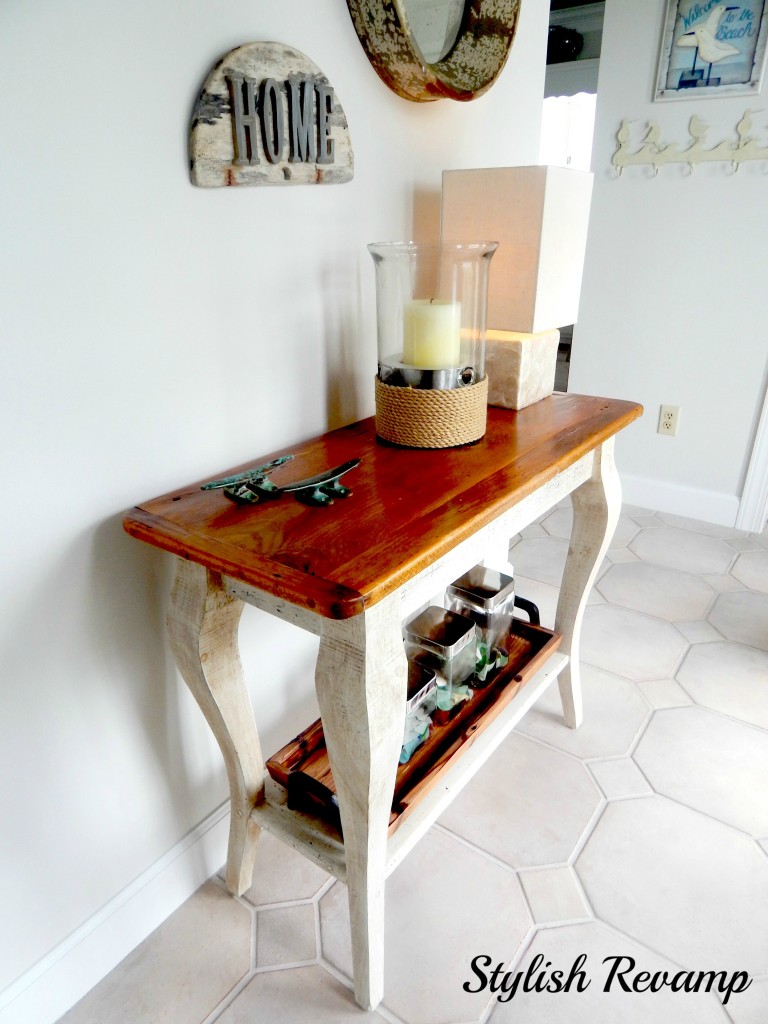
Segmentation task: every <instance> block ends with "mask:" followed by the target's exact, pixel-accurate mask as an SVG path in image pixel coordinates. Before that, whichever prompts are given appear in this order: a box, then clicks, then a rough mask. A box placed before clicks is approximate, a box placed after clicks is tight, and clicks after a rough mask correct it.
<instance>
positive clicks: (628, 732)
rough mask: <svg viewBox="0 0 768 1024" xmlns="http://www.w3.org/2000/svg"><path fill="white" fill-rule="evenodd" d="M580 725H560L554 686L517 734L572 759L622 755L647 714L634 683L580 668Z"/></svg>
mask: <svg viewBox="0 0 768 1024" xmlns="http://www.w3.org/2000/svg"><path fill="white" fill-rule="evenodd" d="M581 675H582V691H583V696H584V721H583V722H582V724H581V725H580V726H579V728H578V729H569V728H568V727H567V726H566V725H565V724H564V723H563V712H562V705H561V703H560V694H559V691H558V688H557V685H554V686H550V687H549V688H548V689H547V690H545V692H544V693H543V694H542V695H541V697H540V698H539V699H538V701H537V702H536V703H535V704H534V706H533V707H532V708H531V710H530V711H529V712H528V714H527V715H526V716H525V718H523V719H522V721H520V722H519V723H518V725H517V731H518V732H522V733H525V734H526V735H528V736H535V737H536V738H537V739H540V740H545V741H546V742H547V743H551V744H552V746H554V747H558V748H559V749H560V750H564V751H565V752H566V753H568V754H575V755H576V757H611V756H612V755H613V756H615V755H617V754H625V753H626V752H627V751H628V750H629V748H630V746H631V744H632V741H633V740H634V738H635V736H636V735H637V731H638V729H639V728H640V727H641V725H642V724H643V722H644V721H645V719H646V718H647V716H648V714H649V707H648V704H647V702H646V701H645V700H644V699H643V696H642V694H640V693H639V692H638V689H637V687H636V686H635V684H634V683H631V682H629V681H628V680H627V679H621V678H620V677H619V676H615V675H612V674H611V673H609V672H603V671H601V670H600V669H598V668H593V667H592V666H591V665H584V666H583V668H582V673H581Z"/></svg>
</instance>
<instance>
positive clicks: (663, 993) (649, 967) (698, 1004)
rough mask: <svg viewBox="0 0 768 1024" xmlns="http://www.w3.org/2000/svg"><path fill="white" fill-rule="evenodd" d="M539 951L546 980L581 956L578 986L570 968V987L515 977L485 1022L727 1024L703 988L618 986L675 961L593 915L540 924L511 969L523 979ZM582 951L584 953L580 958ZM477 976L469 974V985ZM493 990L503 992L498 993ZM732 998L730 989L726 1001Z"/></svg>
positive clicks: (671, 969) (673, 968)
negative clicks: (585, 920)
mask: <svg viewBox="0 0 768 1024" xmlns="http://www.w3.org/2000/svg"><path fill="white" fill-rule="evenodd" d="M537 956H540V957H542V960H541V961H540V963H541V968H543V967H544V966H545V965H546V964H547V963H549V964H551V968H550V973H549V974H548V976H547V978H548V980H549V979H550V978H551V977H552V974H551V971H562V972H563V974H562V980H563V981H565V980H567V978H568V977H569V976H570V975H571V972H572V971H573V970H574V968H576V971H578V970H579V966H578V965H579V963H581V964H582V966H581V970H582V971H583V976H584V977H583V980H582V991H579V990H578V989H577V987H576V984H577V982H578V980H579V978H578V975H577V974H576V972H574V982H573V985H572V987H571V988H570V990H569V991H568V992H546V991H542V992H537V991H535V990H534V991H530V992H523V991H522V986H523V979H521V981H520V983H519V985H518V989H517V991H516V992H515V995H514V997H513V998H511V999H509V998H507V1001H506V1002H500V1003H499V1005H498V1007H497V1008H496V1009H495V1010H494V1012H493V1013H492V1014H491V1018H490V1024H619V1022H620V1024H651V1022H654V1024H672V1022H674V1024H727V1021H728V1017H727V1015H726V1013H725V1012H724V1010H723V1008H722V1006H720V1003H719V1002H718V1000H717V997H716V996H715V995H713V994H712V993H708V992H706V991H700V992H673V991H672V990H671V989H669V988H663V989H660V990H659V991H658V992H647V991H646V992H642V991H639V992H634V991H630V992H626V991H624V989H623V988H622V985H621V981H622V980H623V981H624V982H625V984H627V985H629V986H631V984H632V980H633V979H634V978H637V976H638V975H639V974H640V972H641V971H647V972H648V973H649V974H651V975H654V974H656V973H660V974H661V973H662V972H664V971H667V973H668V974H669V975H670V976H673V975H674V974H676V973H677V972H678V971H679V969H680V968H679V967H678V965H677V964H675V963H673V962H672V961H670V960H665V959H664V958H663V957H660V956H658V955H657V954H656V953H651V952H650V951H649V950H647V949H643V948H642V946H638V945H637V943H635V942H633V941H632V940H631V939H629V938H627V937H626V936H625V935H617V934H616V933H615V932H614V931H611V929H610V928H606V927H605V925H603V924H600V923H599V922H597V921H595V922H591V923H589V924H574V925H566V926H563V927H559V928H547V929H546V930H544V931H540V932H539V933H538V934H537V935H536V936H535V937H534V940H533V942H532V943H531V946H530V948H529V949H528V951H527V952H526V954H525V957H524V959H523V960H522V962H521V963H520V964H518V965H517V966H516V967H515V973H516V972H517V971H522V972H523V978H524V977H525V972H526V971H528V970H529V968H531V967H532V965H533V959H534V957H537ZM582 956H586V960H584V961H580V960H579V958H580V957H582ZM618 957H626V958H627V959H625V960H617V958H618ZM630 958H631V959H630ZM632 961H634V967H633V966H632ZM541 968H539V970H536V968H535V967H533V972H534V973H533V978H535V977H538V976H539V974H540V973H541ZM614 968H615V973H613V975H612V973H611V972H612V969H614ZM621 972H625V973H621ZM483 973H486V974H489V973H490V972H485V971H484V972H483ZM513 976H514V975H513ZM480 980H481V979H480V977H479V975H478V974H477V973H474V976H473V982H474V985H477V984H479V983H480ZM532 980H533V979H532ZM586 982H589V984H588V985H587V984H586ZM529 987H530V986H529ZM606 987H607V989H608V991H605V989H606ZM499 995H501V997H502V999H504V998H506V997H505V994H504V993H499ZM738 998H739V996H738V995H737V994H731V997H730V999H729V1001H728V1006H729V1007H730V1006H731V1004H732V1003H733V1002H734V1001H735V1000H736V999H738Z"/></svg>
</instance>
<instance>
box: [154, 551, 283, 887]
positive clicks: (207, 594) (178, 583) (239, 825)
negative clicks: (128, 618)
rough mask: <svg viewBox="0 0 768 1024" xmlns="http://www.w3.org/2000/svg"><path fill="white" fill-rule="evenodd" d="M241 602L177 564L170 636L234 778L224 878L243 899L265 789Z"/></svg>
mask: <svg viewBox="0 0 768 1024" xmlns="http://www.w3.org/2000/svg"><path fill="white" fill-rule="evenodd" d="M242 610H243V603H242V601H239V600H237V599H236V598H233V597H230V596H229V595H227V594H226V593H224V591H223V590H222V588H221V578H220V577H219V576H218V575H217V574H216V573H211V572H208V571H207V570H206V569H205V568H204V567H203V566H201V565H197V564H196V563H194V562H189V561H186V560H185V559H179V562H178V566H177V570H176V580H175V583H174V586H173V591H172V594H171V605H170V608H169V611H168V634H169V637H170V641H171V647H172V649H173V654H174V657H175V659H176V664H177V666H178V669H179V671H180V672H181V674H182V676H183V677H184V681H185V682H186V684H187V686H188V687H189V688H190V690H191V691H192V694H193V695H194V697H195V700H196V701H197V703H198V704H199V705H200V708H201V710H202V712H203V714H204V715H205V718H206V721H207V722H208V724H209V726H210V727H211V729H212V730H213V734H214V736H215V737H216V740H217V742H218V744H219V747H220V749H221V753H222V755H223V757H224V763H225V765H226V768H227V776H228V779H229V792H230V798H231V817H230V825H229V849H228V852H227V874H226V881H227V886H228V887H229V889H230V891H231V892H233V893H236V894H237V895H238V896H239V895H240V894H241V893H243V892H245V890H246V889H247V888H248V887H249V886H250V884H251V879H252V875H253V862H254V858H255V856H256V844H257V842H258V838H259V833H260V831H261V829H260V828H259V826H258V825H256V824H255V822H253V821H252V820H251V810H252V809H253V807H254V806H255V804H256V803H257V802H258V801H259V800H261V799H262V797H263V792H264V761H263V759H262V756H261V746H260V744H259V737H258V733H257V731H256V723H255V721H254V717H253V708H252V706H251V701H250V697H249V694H248V690H247V688H246V685H245V680H244V678H243V670H242V666H241V664H240V654H239V649H238V640H237V628H238V623H239V621H240V615H241V613H242Z"/></svg>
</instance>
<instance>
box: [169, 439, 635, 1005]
mask: <svg viewBox="0 0 768 1024" xmlns="http://www.w3.org/2000/svg"><path fill="white" fill-rule="evenodd" d="M569 493H573V505H574V524H573V533H572V537H571V543H570V547H569V552H568V559H567V561H566V566H565V571H564V577H563V585H562V589H561V594H560V600H559V604H558V610H557V621H556V628H557V629H558V630H560V631H561V632H562V633H563V635H564V639H563V642H562V645H561V648H560V650H559V651H558V652H556V653H555V654H554V655H553V656H552V657H551V658H550V659H549V660H548V662H547V663H546V664H545V665H544V666H543V668H542V669H540V671H539V672H538V673H537V674H536V675H535V676H534V677H533V679H532V680H531V681H530V682H529V683H528V685H527V686H526V687H525V688H524V689H523V690H522V691H521V692H520V693H519V694H518V695H517V696H516V697H515V698H514V699H513V700H512V701H511V702H510V704H509V706H508V707H507V708H506V709H505V710H504V711H503V712H502V713H501V714H500V715H499V716H498V718H497V719H496V720H495V721H494V722H492V723H491V724H490V725H489V727H488V728H487V729H486V730H485V731H484V732H483V733H481V734H480V735H479V736H478V737H477V738H476V740H475V741H474V742H473V743H471V744H468V745H467V747H466V750H465V752H464V753H463V755H462V757H461V758H460V759H459V760H458V761H457V762H456V763H455V764H454V765H452V766H451V768H450V769H449V771H448V772H447V773H446V775H445V777H444V779H443V780H441V784H440V785H439V786H436V787H435V788H434V789H433V790H432V791H431V792H430V793H428V794H427V795H426V797H425V798H424V800H423V801H422V802H421V803H420V804H419V805H418V806H417V807H416V808H415V809H414V810H413V812H412V813H411V814H410V815H409V817H408V818H407V819H405V820H404V821H403V822H402V824H401V825H400V827H399V828H398V829H397V830H396V832H395V833H394V834H393V835H392V837H390V838H388V826H389V815H390V810H391V806H392V796H393V792H394V785H395V773H396V770H397V763H398V754H399V751H400V746H401V743H402V730H403V721H404V704H405V693H406V679H407V665H406V659H405V653H404V648H403V643H402V621H403V619H404V618H405V617H407V615H409V614H410V613H411V612H412V611H414V610H416V609H417V608H418V607H420V606H421V605H422V604H424V602H425V601H428V600H429V599H430V598H431V597H433V596H434V594H435V593H438V592H440V591H442V590H444V589H445V587H446V586H447V585H448V584H449V583H450V582H452V580H453V579H455V578H456V577H457V576H458V575H460V574H461V573H462V572H463V571H465V570H466V569H468V568H470V567H471V566H472V565H473V564H475V563H476V562H480V561H483V559H484V557H488V556H489V553H490V558H492V559H494V560H498V559H499V558H500V557H502V556H503V553H504V552H505V551H506V550H508V545H509V540H510V538H511V537H512V536H513V535H514V534H515V533H517V532H519V531H520V530H521V529H522V528H523V527H525V526H526V525H528V524H529V523H530V522H531V521H533V520H534V519H536V518H537V517H538V516H539V515H541V514H542V513H543V512H545V511H547V510H548V509H549V508H552V507H553V506H554V505H556V504H557V503H558V502H559V501H560V500H561V499H562V498H563V497H565V496H566V495H567V494H569ZM620 500H621V498H620V486H619V482H618V476H617V474H616V469H615V465H614V462H613V439H610V440H608V441H606V442H605V443H604V444H602V445H601V446H599V447H598V448H597V449H596V450H595V451H593V452H590V453H588V454H587V455H585V456H583V457H582V458H581V459H579V460H578V461H577V462H576V463H574V464H573V465H572V466H570V467H569V468H568V469H566V470H564V471H563V472H561V473H558V474H556V475H555V476H554V477H553V478H552V479H551V480H550V481H548V482H547V483H546V484H544V485H543V486H541V487H540V488H538V489H537V490H536V491H534V492H533V493H531V494H530V495H528V496H527V497H526V498H524V499H523V500H522V501H520V502H519V503H518V504H517V505H515V506H514V507H513V508H512V509H509V510H508V511H507V512H505V513H503V514H502V515H501V516H499V517H498V518H497V519H496V520H494V521H493V522H491V523H489V524H488V525H487V526H485V527H483V528H482V529H480V530H478V531H477V532H476V533H475V534H474V535H473V536H472V537H470V538H468V539H467V540H465V541H463V542H461V543H460V544H457V545H456V546H455V547H454V548H453V549H452V550H451V551H450V552H449V553H448V554H446V555H444V556H443V557H441V558H439V559H437V560H436V561H435V562H434V563H433V564H432V565H430V566H428V567H427V568H426V569H424V570H423V571H422V572H421V573H419V574H418V575H417V576H415V577H413V578H412V579H410V580H409V581H408V582H407V583H405V584H404V585H403V586H402V587H401V588H400V590H399V591H395V592H394V593H392V594H390V595H389V596H388V597H386V598H385V599H383V600H382V601H380V602H378V603H377V604H375V605H373V606H372V607H370V608H368V609H366V610H365V611H364V612H363V613H361V614H360V615H356V616H353V617H352V618H348V619H344V620H334V619H326V618H322V617H320V616H318V615H315V614H314V613H312V612H307V611H303V610H301V609H298V608H295V607H294V606H292V605H290V604H288V603H286V602H285V601H283V600H279V599H277V598H275V597H273V596H271V595H269V594H266V593H263V592H261V591H258V590H257V589H255V588H253V587H250V586H247V585H245V584H242V583H238V582H237V581H235V580H232V579H229V578H226V577H225V578H222V577H220V576H218V575H216V574H215V573H210V572H208V571H206V570H205V569H204V568H203V567H201V566H199V565H197V564H195V563H192V562H189V561H186V560H185V559H179V563H178V569H177V579H176V584H175V586H174V590H173V595H172V601H171V610H170V613H169V618H168V626H169V632H170V636H171V643H172V647H173V651H174V655H175V657H176V661H177V664H178V666H179V669H180V671H181V673H182V675H183V676H184V679H185V680H186V682H187V684H188V685H189V687H190V689H191V690H192V693H193V694H194V696H195V698H196V699H197V701H198V703H199V704H200V707H201V708H202V710H203V713H204V714H205V716H206V719H207V720H208V722H209V724H210V726H211V728H212V730H213V732H214V734H215V736H216V739H217V740H218V742H219V746H220V748H221V751H222V755H223V757H224V761H225V763H226V766H227V773H228V777H229V784H230V792H231V797H232V826H231V831H230V840H229V852H228V860H227V875H226V878H227V885H228V886H229V888H230V889H231V891H232V892H235V893H242V892H243V891H244V890H245V889H247V888H248V886H249V885H250V884H251V876H252V872H253V857H254V854H255V848H256V842H257V839H258V834H259V831H260V828H261V827H264V828H267V829H268V830H269V831H271V832H273V833H274V834H275V835H276V836H278V837H279V838H280V839H282V840H283V841H284V842H286V843H287V844H288V845H290V846H291V847H293V848H294V849H296V850H299V851H300V852H302V853H303V854H305V855H306V856H307V857H309V858H310V859H311V860H313V861H315V863H317V864H320V865H321V866H322V867H324V868H325V869H326V870H327V871H329V872H330V873H331V874H333V875H335V876H336V877H337V878H340V879H342V880H343V881H345V882H346V884H347V886H348V892H349V912H350V926H351V934H352V949H353V967H354V983H355V998H356V1000H357V1002H358V1004H359V1005H360V1006H362V1007H363V1008H365V1009H372V1008H374V1007H375V1006H376V1005H377V1004H378V1003H379V1001H380V1000H381V997H382V995H383V991H384V959H383V957H384V952H383V951H384V882H385V879H386V877H387V875H388V874H389V873H390V872H391V871H392V870H394V868H395V867H396V866H397V865H398V864H399V863H400V862H401V861H402V859H403V858H404V857H405V856H406V854H407V853H408V852H409V851H410V850H411V849H412V848H413V846H414V845H415V844H416V843H417V842H418V840H419V839H420V838H421V836H423V834H424V833H425V832H426V831H427V830H428V829H429V828H430V826H431V825H432V824H433V823H434V821H435V820H436V819H437V817H438V816H439V815H440V814H441V813H442V812H443V810H444V809H445V808H446V807H447V806H448V805H449V804H450V802H451V800H452V799H453V798H454V796H455V795H456V793H458V792H459V791H460V790H461V789H462V788H463V787H464V786H465V785H466V783H467V782H468V781H469V780H470V779H471V778H472V776H473V775H474V773H475V772H476V771H477V770H478V768H479V767H480V766H481V765H482V764H483V763H485V761H486V760H487V759H488V757H490V755H491V754H492V753H493V751H494V750H495V749H496V747H497V746H498V745H499V743H501V741H502V740H503V739H504V737H505V736H507V735H508V733H509V732H510V730H511V729H512V728H513V727H514V725H515V723H516V722H518V721H519V720H520V718H521V717H522V716H523V715H524V714H525V713H526V711H527V710H528V709H529V707H530V706H531V705H532V704H533V703H534V702H535V700H536V699H537V698H538V696H539V695H540V694H541V693H542V692H543V690H544V689H545V688H546V687H547V686H548V685H549V684H550V683H551V682H552V681H553V680H554V679H555V678H559V684H560V695H561V699H562V702H563V712H564V717H565V721H566V723H567V724H568V725H569V726H571V728H575V727H576V726H577V725H578V724H579V722H580V720H581V690H580V679H579V666H578V654H579V632H580V628H581V622H582V617H583V613H584V608H585V605H586V601H587V596H588V592H589V588H590V587H591V585H592V583H593V581H594V578H595V575H596V573H597V570H598V568H599V565H600V561H601V559H602V557H603V555H604V553H605V550H606V548H607V547H608V544H609V542H610V538H611V536H612V535H613V530H614V528H615V525H616V521H617V519H618V514H619V508H620ZM244 603H248V604H252V605H255V606H256V607H258V608H260V609H262V610H263V611H267V612H269V613H270V614H273V615H277V616H279V617H280V618H283V619H285V620H287V621H290V622H293V623H294V624H296V625H298V626H300V627H301V628H303V629H307V630H309V631H310V632H312V633H314V634H319V636H320V650H319V654H318V662H317V669H316V676H315V683H316V689H317V697H318V702H319V705H320V713H321V717H322V720H323V728H324V732H325V738H326V743H327V746H328V753H329V758H330V763H331V767H332V769H333V773H334V779H335V781H336V786H337V791H338V799H339V809H340V813H341V820H342V828H343V833H344V842H343V844H342V843H341V842H340V841H339V839H338V837H337V836H336V835H335V834H334V831H333V829H332V828H331V827H330V826H328V825H325V824H323V823H322V822H319V821H318V820H316V819H314V818H312V817H311V816H309V815H306V814H302V813H299V812H296V811H293V810H290V809H289V808H288V807H287V803H286V799H285V793H284V791H283V790H282V789H281V788H280V787H278V786H276V785H275V784H274V783H272V782H271V780H268V779H266V777H265V769H264V762H263V759H262V756H261V751H260V747H259V739H258V735H257V732H256V725H255V721H254V717H253V711H252V708H251V705H250V700H249V696H248V691H247V688H246V685H245V681H244V679H243V673H242V669H241V667H240V658H239V652H238V646H237V623H238V620H239V617H240V613H241V611H242V608H243V605H244ZM265 782H266V787H265Z"/></svg>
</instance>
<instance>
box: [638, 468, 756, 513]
mask: <svg viewBox="0 0 768 1024" xmlns="http://www.w3.org/2000/svg"><path fill="white" fill-rule="evenodd" d="M620 475H621V488H622V500H623V501H625V502H626V503H627V504H628V505H639V506H640V508H647V509H650V510H652V511H654V512H669V513H671V514H674V515H678V516H687V517H689V518H691V519H702V520H704V522H707V523H717V524H718V525H719V526H735V525H736V517H737V515H738V514H739V499H738V498H737V497H736V496H735V495H733V494H721V493H720V492H719V491H704V490H700V489H699V488H697V487H685V486H684V485H682V484H670V483H666V482H665V481H663V480H650V479H648V478H646V477H640V476H631V475H629V474H625V473H620Z"/></svg>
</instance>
